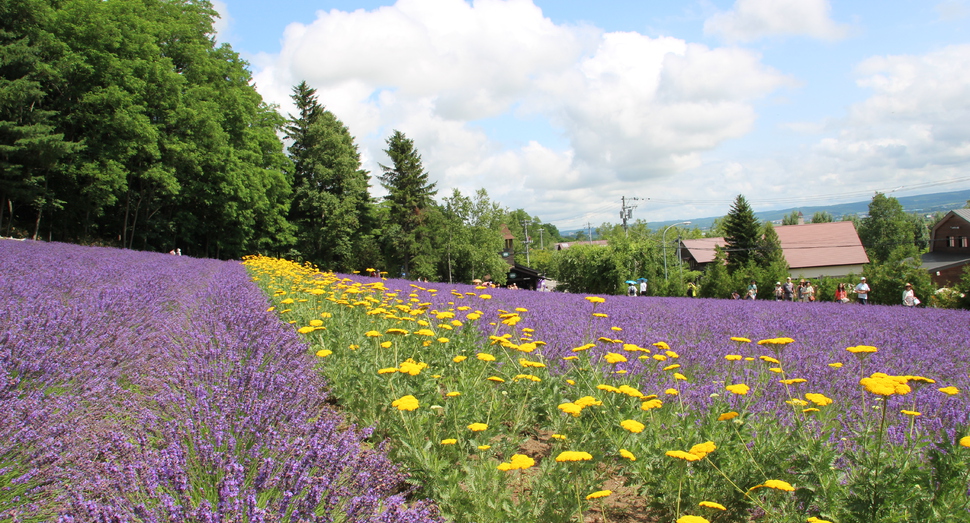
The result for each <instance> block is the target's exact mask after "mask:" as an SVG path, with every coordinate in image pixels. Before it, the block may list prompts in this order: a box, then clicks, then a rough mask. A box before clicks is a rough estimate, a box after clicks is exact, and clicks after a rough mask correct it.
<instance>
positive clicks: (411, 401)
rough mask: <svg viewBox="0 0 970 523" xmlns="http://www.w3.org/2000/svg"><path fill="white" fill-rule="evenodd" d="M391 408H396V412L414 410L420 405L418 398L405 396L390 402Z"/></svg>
mask: <svg viewBox="0 0 970 523" xmlns="http://www.w3.org/2000/svg"><path fill="white" fill-rule="evenodd" d="M391 406H392V407H396V408H397V410H415V409H417V408H418V407H419V406H420V404H419V403H418V398H415V397H414V396H412V395H410V394H408V395H407V396H403V397H401V398H399V399H396V400H394V401H392V402H391Z"/></svg>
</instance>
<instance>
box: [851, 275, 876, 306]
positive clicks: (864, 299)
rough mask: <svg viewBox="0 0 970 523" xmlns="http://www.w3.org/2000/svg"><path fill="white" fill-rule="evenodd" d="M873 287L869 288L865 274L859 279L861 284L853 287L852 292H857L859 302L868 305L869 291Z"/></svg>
mask: <svg viewBox="0 0 970 523" xmlns="http://www.w3.org/2000/svg"><path fill="white" fill-rule="evenodd" d="M871 291H872V289H870V288H869V284H868V283H866V278H865V276H863V277H862V279H861V280H860V281H859V284H858V285H856V286H855V288H854V289H852V292H854V293H855V294H856V298H858V299H859V303H861V304H862V305H867V304H868V303H869V293H870V292H871Z"/></svg>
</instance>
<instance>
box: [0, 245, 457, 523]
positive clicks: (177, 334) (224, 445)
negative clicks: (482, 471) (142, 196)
mask: <svg viewBox="0 0 970 523" xmlns="http://www.w3.org/2000/svg"><path fill="white" fill-rule="evenodd" d="M265 307H266V299H265V297H264V296H262V295H261V294H260V292H259V291H258V290H257V289H256V288H255V286H254V285H252V284H251V282H249V281H248V278H247V276H246V274H245V271H244V269H243V268H242V267H241V266H240V265H239V264H236V263H226V262H219V261H212V260H198V259H190V258H187V257H173V256H168V255H159V254H149V253H136V252H130V251H119V250H111V249H100V248H87V247H78V246H71V245H62V244H40V243H32V242H14V241H0V521H51V520H60V521H119V522H120V521H145V522H150V521H159V522H181V521H213V522H214V521H253V522H255V521H266V522H270V521H331V520H333V519H334V517H336V516H339V517H342V518H345V519H343V520H345V521H374V522H392V521H395V522H398V521H414V522H419V521H420V522H423V521H438V520H439V518H438V517H437V516H436V513H437V511H436V508H435V507H434V506H433V504H431V503H427V502H414V503H406V499H405V497H406V496H408V495H411V494H412V493H411V492H410V491H409V489H408V488H407V487H406V483H405V479H406V478H405V475H404V474H403V473H401V472H400V471H398V470H397V469H396V468H395V467H394V466H393V465H392V464H391V463H389V462H388V461H387V459H386V457H385V456H384V454H383V452H382V449H381V448H380V446H379V445H378V446H377V447H376V448H375V447H374V445H372V444H370V443H368V442H367V441H366V440H367V438H368V436H369V432H368V431H367V430H357V429H355V428H349V429H348V428H346V427H345V423H344V422H343V420H342V419H341V418H340V417H339V416H337V415H336V414H334V413H333V412H332V411H331V410H330V409H329V408H328V406H327V405H326V403H325V401H326V393H325V391H324V389H325V383H324V382H323V381H322V379H321V378H320V375H319V373H318V372H316V371H315V370H314V368H313V361H312V359H311V357H310V356H309V354H308V351H307V348H306V346H305V345H304V344H303V343H302V342H300V340H299V339H298V337H297V335H296V333H295V332H294V330H293V329H292V328H290V327H289V326H288V325H285V324H282V323H281V322H279V320H278V319H276V318H275V317H274V316H273V315H271V314H269V313H267V312H266V311H265Z"/></svg>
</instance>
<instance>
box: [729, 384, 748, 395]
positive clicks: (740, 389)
mask: <svg viewBox="0 0 970 523" xmlns="http://www.w3.org/2000/svg"><path fill="white" fill-rule="evenodd" d="M724 388H725V389H727V391H728V392H733V393H735V394H739V395H741V396H744V395H745V394H747V393H748V392H750V391H751V387H749V386H747V385H745V384H744V383H736V384H734V385H728V386H727V387H724Z"/></svg>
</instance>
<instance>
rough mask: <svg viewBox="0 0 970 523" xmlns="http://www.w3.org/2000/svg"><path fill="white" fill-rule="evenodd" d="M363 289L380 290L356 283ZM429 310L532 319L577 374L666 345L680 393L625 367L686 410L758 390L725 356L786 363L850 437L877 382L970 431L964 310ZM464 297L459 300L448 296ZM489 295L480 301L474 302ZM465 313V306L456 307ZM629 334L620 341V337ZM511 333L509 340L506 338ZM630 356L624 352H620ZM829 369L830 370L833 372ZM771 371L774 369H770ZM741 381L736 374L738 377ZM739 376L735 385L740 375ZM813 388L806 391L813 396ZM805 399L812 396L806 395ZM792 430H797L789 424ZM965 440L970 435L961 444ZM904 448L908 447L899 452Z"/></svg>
mask: <svg viewBox="0 0 970 523" xmlns="http://www.w3.org/2000/svg"><path fill="white" fill-rule="evenodd" d="M354 279H356V280H358V281H362V282H372V281H375V280H374V279H372V278H366V277H361V276H355V277H354ZM385 283H386V285H387V286H388V287H389V288H391V289H407V288H409V287H410V288H412V289H414V284H413V283H412V282H407V281H404V280H388V281H386V282H385ZM422 285H424V287H422V288H424V289H431V290H435V291H437V292H431V293H425V292H424V291H422V290H421V289H422V288H418V289H415V290H417V291H418V293H419V295H420V296H421V299H429V301H431V302H432V303H433V304H434V306H435V307H440V308H442V309H446V308H448V307H449V305H447V303H448V302H453V303H455V304H456V305H462V304H464V305H468V306H471V307H472V308H473V309H479V310H481V311H483V312H484V313H485V317H491V318H495V317H496V314H497V312H498V311H500V310H504V311H513V310H515V309H517V308H519V309H527V310H528V312H522V313H521V316H522V317H523V320H522V322H521V323H520V324H519V325H518V327H530V328H533V329H535V332H534V338H535V339H536V340H542V341H545V342H546V343H547V344H548V345H546V346H544V347H543V348H542V351H543V355H544V357H545V358H546V359H547V360H549V361H558V362H560V363H559V364H560V365H569V363H568V362H563V361H562V358H563V357H565V356H570V355H573V354H574V353H573V352H572V349H573V348H575V347H577V346H578V345H581V344H583V343H585V342H586V341H596V340H597V339H598V338H600V337H603V338H610V339H622V340H623V342H625V343H633V344H637V345H640V346H643V347H649V346H650V345H651V344H652V343H655V342H659V341H663V342H666V343H668V344H669V345H670V348H671V349H673V350H674V351H675V352H677V353H678V354H679V356H680V358H679V359H678V360H677V363H679V364H681V365H682V366H683V367H684V368H689V369H691V380H690V383H689V384H686V383H685V382H682V381H677V380H675V379H674V377H673V375H672V374H673V373H669V372H668V373H661V372H648V370H653V369H655V368H656V367H657V366H658V365H659V366H664V365H667V364H669V363H672V361H668V362H666V363H658V362H656V361H647V362H643V361H641V360H637V359H634V358H631V359H630V361H629V362H625V363H620V364H618V365H616V370H626V371H627V372H629V373H630V374H633V375H639V376H640V383H641V385H642V386H643V389H642V390H645V391H651V392H658V391H663V390H666V389H668V388H675V389H677V390H678V391H679V392H680V394H682V395H683V399H684V401H685V402H687V403H689V404H691V405H697V406H701V407H704V408H706V407H707V406H708V405H710V404H711V403H712V402H713V401H714V398H716V397H717V395H718V394H724V386H725V383H724V380H725V376H726V375H730V376H731V377H732V378H733V379H734V381H735V382H736V383H748V382H751V381H754V380H755V379H756V378H755V376H754V375H753V374H757V373H759V372H758V371H757V369H753V368H752V367H751V366H750V365H742V364H740V363H737V362H731V361H728V360H726V359H725V355H727V354H740V355H743V356H746V357H756V358H757V357H759V356H772V357H774V356H778V357H779V359H781V360H782V363H783V367H784V369H785V373H786V375H787V377H789V378H803V379H806V380H807V382H806V383H807V384H808V385H810V386H811V390H810V391H811V392H815V393H822V394H825V395H827V396H829V397H833V398H839V399H841V400H845V402H846V403H847V404H850V405H852V407H853V408H852V413H853V415H854V416H853V417H854V419H845V420H843V422H844V423H845V425H844V426H845V427H846V428H848V427H852V426H853V423H852V422H854V421H857V419H858V418H861V417H862V411H863V409H865V408H868V407H866V403H865V401H864V399H863V396H864V395H863V394H862V392H861V387H860V386H859V379H860V378H861V377H863V376H868V375H870V374H872V373H874V372H885V373H888V374H894V375H919V376H925V377H928V378H931V379H933V380H935V381H936V383H935V384H934V385H933V386H925V387H917V388H916V390H914V393H913V394H911V395H908V396H907V397H906V403H907V407H905V408H914V407H915V410H919V411H922V412H923V416H921V417H920V419H919V423H920V425H921V428H922V431H925V432H929V433H936V432H937V431H938V430H940V429H944V430H946V432H947V435H948V437H950V438H953V437H954V436H955V435H956V434H957V433H958V432H959V431H960V430H961V429H962V428H966V427H968V425H970V394H968V392H970V313H968V312H967V311H961V310H943V309H914V308H905V307H902V306H897V307H893V306H862V305H856V304H837V303H787V302H760V301H756V302H739V301H734V300H711V299H690V298H643V297H627V296H602V297H603V298H605V300H606V301H605V302H604V303H602V304H598V305H596V308H595V311H596V312H597V313H598V314H601V315H605V317H603V316H599V317H596V316H593V314H592V312H593V305H592V304H591V303H590V302H589V301H587V300H586V299H585V298H586V295H571V294H558V293H557V294H552V293H538V292H525V291H516V290H507V289H481V288H475V287H473V286H469V285H445V284H422ZM452 290H454V291H457V294H462V296H461V297H459V296H457V295H456V294H455V293H452V292H449V291H452ZM479 294H487V295H488V296H489V297H490V298H489V299H486V300H482V299H480V298H478V297H476V296H475V295H479ZM458 302H461V303H458ZM482 326H483V328H484V329H485V332H484V334H486V335H489V334H493V333H499V334H501V333H503V332H509V329H508V328H505V327H503V326H499V327H495V326H494V325H488V324H483V325H482ZM615 327H619V328H621V329H622V330H616V329H615ZM503 329H504V330H503ZM732 337H742V338H748V339H751V340H755V341H757V340H760V339H767V338H775V337H790V338H793V339H794V340H795V342H794V343H792V344H790V345H787V346H786V347H785V348H784V349H783V352H781V354H780V355H779V354H775V353H773V352H772V351H771V350H770V349H768V348H767V347H763V346H759V345H757V344H755V343H737V342H734V341H732V340H731V338H732ZM858 345H868V346H875V347H876V348H877V349H878V352H876V353H874V354H864V355H861V356H860V355H856V354H852V353H850V352H848V351H847V350H846V349H847V348H848V347H854V346H858ZM590 350H591V352H593V353H594V354H596V353H598V354H600V355H604V354H605V353H606V352H608V351H618V350H619V346H618V345H610V344H609V343H603V342H602V341H601V342H600V343H598V344H597V347H595V348H593V349H590ZM620 352H622V351H620ZM830 364H831V365H830ZM765 365H767V364H765ZM731 369H734V370H731ZM732 373H733V374H732ZM775 386H777V387H779V390H780V392H782V393H779V394H776V395H775V398H776V400H775V402H774V403H772V402H770V401H765V402H763V403H760V404H757V405H753V406H751V410H752V412H758V411H763V412H776V413H777V412H784V411H785V410H788V411H790V410H791V407H790V406H786V405H784V401H785V399H786V398H788V396H787V395H786V394H784V393H783V392H784V391H782V390H781V389H782V388H783V387H784V386H783V385H782V384H775ZM806 386H807V385H806ZM944 387H956V388H957V389H959V390H960V391H961V392H960V393H959V394H956V395H947V394H943V393H941V392H939V391H938V389H939V388H944ZM808 391H809V390H805V391H802V392H808ZM787 419H789V420H790V419H791V418H787ZM904 428H905V427H904V424H901V425H900V426H898V427H895V428H893V429H891V431H890V432H891V434H894V436H891V437H894V439H896V440H901V439H902V437H903V434H902V432H903V431H904ZM961 435H962V434H961ZM897 442H898V441H897Z"/></svg>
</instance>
